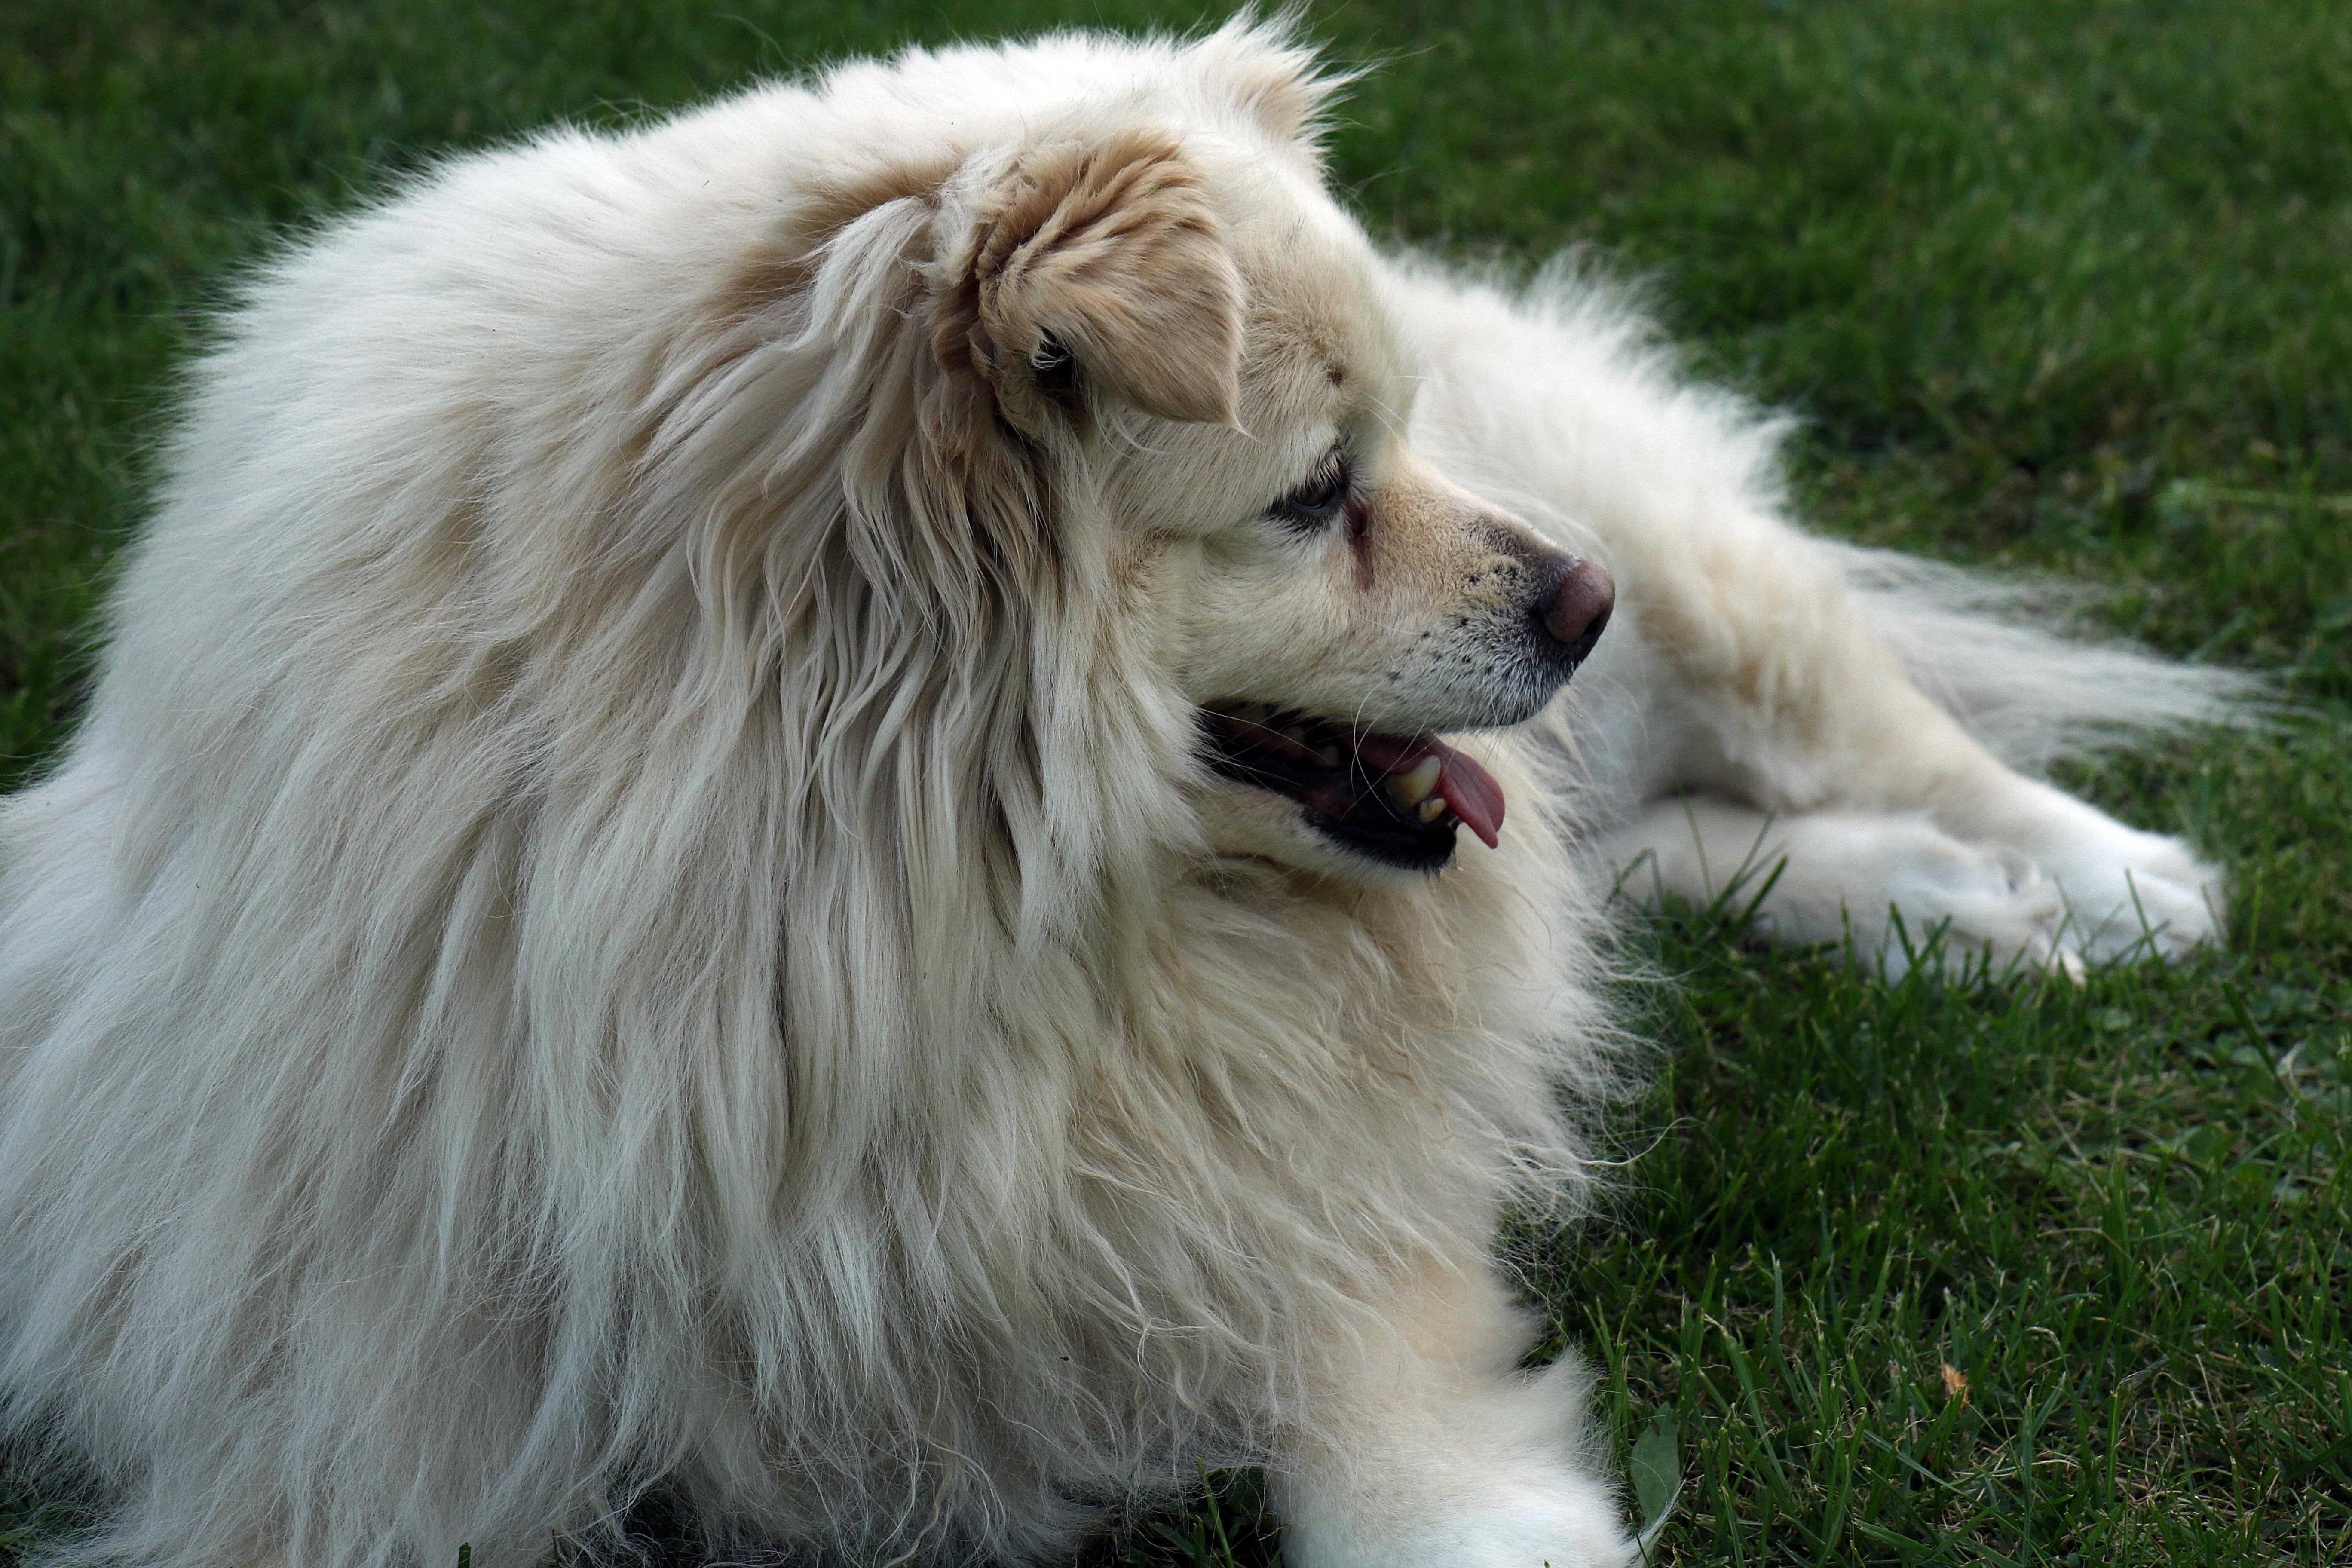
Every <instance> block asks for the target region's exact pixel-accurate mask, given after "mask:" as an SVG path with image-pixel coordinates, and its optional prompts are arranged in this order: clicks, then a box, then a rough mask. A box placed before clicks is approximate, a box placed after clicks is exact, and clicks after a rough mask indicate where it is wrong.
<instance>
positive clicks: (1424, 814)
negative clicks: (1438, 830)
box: [1416, 795, 1446, 822]
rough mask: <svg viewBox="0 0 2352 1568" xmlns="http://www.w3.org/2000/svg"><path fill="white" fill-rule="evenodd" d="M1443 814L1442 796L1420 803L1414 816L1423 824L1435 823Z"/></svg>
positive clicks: (1435, 796) (1444, 807)
mask: <svg viewBox="0 0 2352 1568" xmlns="http://www.w3.org/2000/svg"><path fill="white" fill-rule="evenodd" d="M1445 812H1446V805H1445V797H1444V795H1431V796H1430V797H1429V798H1428V799H1427V800H1424V801H1423V802H1422V803H1421V806H1420V808H1419V810H1418V812H1417V814H1416V815H1418V816H1420V818H1421V819H1422V820H1423V822H1435V821H1436V820H1437V819H1438V818H1439V817H1441V816H1444V815H1445Z"/></svg>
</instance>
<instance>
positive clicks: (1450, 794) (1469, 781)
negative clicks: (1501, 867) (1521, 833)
mask: <svg viewBox="0 0 2352 1568" xmlns="http://www.w3.org/2000/svg"><path fill="white" fill-rule="evenodd" d="M1356 754H1357V755H1358V756H1360V757H1361V758H1363V759H1364V761H1365V762H1367V763H1370V764H1371V765H1372V766H1373V767H1375V768H1378V769H1379V770H1380V771H1381V772H1382V773H1397V772H1399V771H1401V770H1403V769H1406V768H1410V767H1412V765H1413V764H1414V763H1417V762H1419V761H1421V759H1422V758H1423V757H1435V758H1436V759H1437V760H1438V761H1439V762H1440V763H1443V764H1444V769H1445V771H1444V773H1439V774H1438V775H1437V793H1438V794H1439V795H1443V796H1444V797H1445V804H1446V805H1450V806H1452V807H1453V808H1454V816H1458V817H1460V818H1461V819H1462V820H1463V821H1465V822H1466V823H1468V824H1469V825H1470V831H1471V832H1473V833H1475V834H1476V835H1477V836H1478V837H1481V838H1483V839H1485V840H1486V847H1487V848H1489V849H1492V848H1494V847H1496V845H1497V844H1500V843H1501V842H1502V827H1503V786H1502V785H1501V784H1496V782H1495V775H1494V774H1492V773H1488V772H1487V771H1486V769H1484V768H1482V767H1480V766H1479V765H1478V764H1477V763H1476V762H1475V761H1473V760H1472V759H1471V758H1470V757H1468V756H1467V755H1465V754H1464V753H1463V752H1457V751H1455V750H1454V748H1453V747H1451V746H1449V745H1447V744H1446V743H1445V742H1443V741H1441V740H1439V739H1438V738H1437V737H1436V736H1434V735H1369V734H1361V733H1360V734H1358V735H1357V736H1356Z"/></svg>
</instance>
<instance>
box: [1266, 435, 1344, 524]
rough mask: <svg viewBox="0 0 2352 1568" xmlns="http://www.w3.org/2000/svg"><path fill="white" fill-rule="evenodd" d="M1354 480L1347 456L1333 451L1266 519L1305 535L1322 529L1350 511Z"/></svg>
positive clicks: (1268, 510)
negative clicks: (1341, 514)
mask: <svg viewBox="0 0 2352 1568" xmlns="http://www.w3.org/2000/svg"><path fill="white" fill-rule="evenodd" d="M1354 477H1355V476H1354V475H1353V474H1352V473H1351V472H1349V467H1348V458H1347V455H1346V454H1345V453H1343V452H1341V451H1339V449H1338V448H1337V447H1334V448H1333V449H1332V450H1331V451H1330V452H1329V453H1328V455H1327V456H1326V457H1325V458H1324V459H1323V461H1322V462H1321V463H1319V464H1318V465H1317V467H1316V469H1315V471H1314V472H1313V473H1312V474H1309V475H1308V476H1307V482H1306V483H1305V484H1303V485H1300V486H1299V487H1298V488H1297V489H1295V490H1293V491H1291V492H1290V493H1289V494H1288V495H1286V496H1285V497H1283V498H1282V499H1281V500H1278V501H1276V502H1275V503H1274V505H1273V506H1271V507H1269V508H1267V509H1266V515H1267V516H1268V517H1270V518H1272V519H1274V521H1276V522H1282V523H1287V524H1289V525H1290V526H1291V527H1293V528H1296V529H1297V530H1299V531H1302V532H1305V531H1310V530H1313V529H1318V528H1322V527H1324V526H1326V525H1327V524H1328V523H1329V522H1330V521H1332V520H1333V519H1334V518H1336V517H1338V516H1339V514H1340V513H1342V512H1344V511H1346V510H1348V496H1349V489H1350V486H1351V483H1352V481H1353V479H1354Z"/></svg>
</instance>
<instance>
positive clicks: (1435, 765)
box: [1388, 757, 1445, 811]
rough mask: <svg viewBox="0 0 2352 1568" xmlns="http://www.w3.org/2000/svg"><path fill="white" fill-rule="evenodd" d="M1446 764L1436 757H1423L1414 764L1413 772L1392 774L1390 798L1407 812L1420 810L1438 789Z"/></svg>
mask: <svg viewBox="0 0 2352 1568" xmlns="http://www.w3.org/2000/svg"><path fill="white" fill-rule="evenodd" d="M1444 771H1445V764H1444V763H1443V762H1441V761H1439V760H1438V759H1437V758H1435V757H1423V758H1422V759H1421V761H1419V762H1417V763H1413V765H1412V769H1411V771H1409V772H1406V773H1391V774H1390V775H1389V777H1388V791H1389V798H1390V799H1391V800H1393V801H1395V802H1396V803H1397V805H1401V806H1402V807H1404V809H1405V810H1407V811H1412V810H1414V809H1416V808H1418V807H1419V806H1420V805H1421V803H1422V802H1423V801H1425V800H1427V799H1428V798H1429V795H1430V792H1431V791H1432V790H1434V789H1435V788H1436V787H1437V779H1438V775H1439V774H1441V773H1444Z"/></svg>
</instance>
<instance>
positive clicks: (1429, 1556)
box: [1274, 1261, 1634, 1568]
mask: <svg viewBox="0 0 2352 1568" xmlns="http://www.w3.org/2000/svg"><path fill="white" fill-rule="evenodd" d="M1527 1344H1528V1330H1527V1326H1526V1324H1525V1322H1524V1321H1523V1320H1522V1318H1521V1315H1520V1314H1519V1313H1518V1311H1517V1310H1516V1309H1515V1308H1513V1307H1512V1305H1511V1303H1510V1302H1509V1300H1508V1299H1507V1297H1506V1295H1505V1293H1504V1291H1503V1289H1502V1287H1501V1285H1500V1284H1499V1283H1498V1282H1497V1281H1496V1279H1494V1278H1493V1277H1492V1275H1491V1273H1490V1272H1489V1270H1488V1269H1487V1268H1486V1265H1485V1264H1484V1262H1483V1261H1479V1262H1473V1263H1465V1264H1464V1265H1463V1266H1462V1267H1461V1268H1460V1269H1459V1270H1454V1269H1444V1268H1433V1269H1432V1270H1431V1271H1430V1272H1428V1273H1427V1274H1426V1275H1425V1276H1423V1278H1421V1279H1417V1280H1415V1281H1414V1282H1413V1286H1412V1289H1411V1290H1410V1291H1408V1292H1406V1293H1405V1294H1403V1295H1402V1297H1401V1298H1400V1300H1398V1301H1397V1302H1396V1303H1395V1304H1394V1306H1393V1307H1392V1309H1391V1311H1390V1312H1388V1313H1387V1314H1385V1315H1384V1316H1383V1318H1382V1319H1381V1321H1378V1322H1375V1323H1372V1324H1370V1325H1368V1326H1366V1325H1358V1326H1357V1327H1356V1329H1355V1331H1348V1330H1341V1331H1337V1332H1335V1334H1334V1336H1333V1338H1332V1342H1330V1343H1329V1344H1328V1345H1327V1346H1325V1347H1324V1348H1323V1352H1322V1353H1323V1355H1324V1357H1325V1359H1324V1361H1323V1363H1322V1364H1321V1365H1320V1366H1319V1367H1318V1371H1317V1373H1316V1394H1315V1407H1314V1408H1313V1409H1312V1410H1311V1411H1309V1412H1308V1418H1307V1421H1306V1422H1305V1423H1303V1424H1302V1427H1303V1430H1302V1431H1301V1432H1300V1433H1299V1434H1298V1435H1297V1436H1296V1437H1295V1438H1294V1440H1293V1442H1292V1444H1291V1446H1290V1447H1289V1450H1288V1452H1287V1453H1286V1456H1285V1462H1284V1463H1283V1464H1282V1465H1280V1466H1278V1467H1277V1468H1276V1471H1275V1475H1274V1480H1275V1487H1276V1503H1277V1505H1278V1506H1279V1508H1280V1510H1281V1511H1282V1513H1283V1515H1284V1518H1285V1521H1286V1525H1287V1527H1288V1528H1287V1534H1286V1537H1285V1540H1284V1543H1283V1561H1284V1562H1285V1563H1288V1564H1290V1568H1433V1565H1436V1564H1444V1568H1547V1565H1549V1568H1622V1565H1623V1564H1628V1563H1632V1562H1633V1558H1634V1548H1633V1543H1632V1542H1631V1541H1629V1540H1628V1538H1627V1536H1626V1534H1625V1531H1624V1528H1623V1525H1622V1521H1620V1519H1619V1517H1618V1511H1617V1504H1616V1500H1615V1499H1614V1497H1612V1493H1611V1489H1610V1486H1609V1484H1608V1482H1607V1481H1606V1480H1605V1479H1602V1477H1601V1475H1600V1474H1599V1473H1598V1472H1597V1470H1596V1469H1595V1468H1594V1466H1593V1465H1592V1463H1591V1461H1590V1460H1589V1459H1588V1458H1586V1457H1585V1456H1584V1455H1583V1454H1581V1453H1580V1432H1581V1429H1582V1426H1583V1422H1584V1405H1585V1400H1586V1395H1587V1380H1586V1379H1585V1377H1584V1376H1583V1375H1582V1374H1581V1372H1580V1367H1579V1366H1578V1365H1577V1363H1574V1362H1573V1361H1572V1360H1563V1361H1561V1362H1560V1363H1557V1364H1555V1365H1554V1366H1552V1367H1550V1368H1549V1369H1546V1370H1544V1371H1541V1372H1537V1373H1521V1372H1519V1371H1517V1363H1518V1358H1519V1356H1520V1354H1521V1353H1522V1352H1524V1351H1525V1349H1526V1347H1527Z"/></svg>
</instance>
